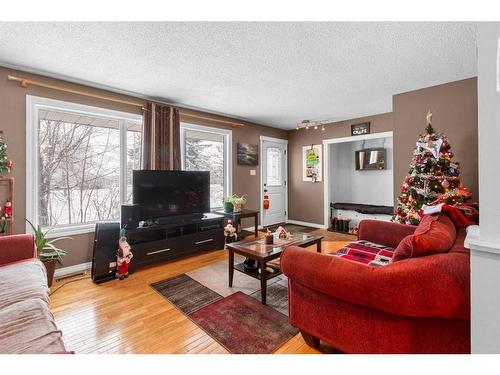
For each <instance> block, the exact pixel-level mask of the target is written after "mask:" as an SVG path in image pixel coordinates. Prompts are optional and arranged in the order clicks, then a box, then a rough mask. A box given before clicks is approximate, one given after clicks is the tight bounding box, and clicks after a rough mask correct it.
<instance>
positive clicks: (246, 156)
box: [236, 142, 259, 166]
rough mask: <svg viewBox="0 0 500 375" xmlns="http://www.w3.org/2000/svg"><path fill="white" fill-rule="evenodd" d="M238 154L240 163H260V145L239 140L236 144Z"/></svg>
mask: <svg viewBox="0 0 500 375" xmlns="http://www.w3.org/2000/svg"><path fill="white" fill-rule="evenodd" d="M236 156H237V158H236V159H237V160H238V165H252V166H255V165H258V164H259V145H252V144H249V143H239V142H238V144H237V145H236Z"/></svg>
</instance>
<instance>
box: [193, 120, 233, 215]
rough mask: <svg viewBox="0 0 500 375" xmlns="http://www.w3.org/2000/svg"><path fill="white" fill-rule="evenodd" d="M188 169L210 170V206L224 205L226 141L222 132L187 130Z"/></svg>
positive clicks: (218, 206)
mask: <svg viewBox="0 0 500 375" xmlns="http://www.w3.org/2000/svg"><path fill="white" fill-rule="evenodd" d="M184 135H185V139H184V145H185V153H184V169H185V170H186V171H210V207H211V208H212V209H214V208H220V207H222V201H223V199H224V142H225V137H224V135H222V134H217V133H209V132H200V131H194V130H186V131H185V132H184Z"/></svg>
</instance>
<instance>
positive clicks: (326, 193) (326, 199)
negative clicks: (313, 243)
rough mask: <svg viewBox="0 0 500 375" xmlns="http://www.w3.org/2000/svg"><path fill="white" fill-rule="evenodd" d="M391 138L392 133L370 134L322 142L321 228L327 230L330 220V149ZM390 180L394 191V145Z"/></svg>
mask: <svg viewBox="0 0 500 375" xmlns="http://www.w3.org/2000/svg"><path fill="white" fill-rule="evenodd" d="M378 138H392V140H393V142H394V133H393V132H392V131H388V132H380V133H370V134H363V135H353V136H350V137H340V138H330V139H324V140H323V214H324V216H323V218H324V219H323V220H324V222H323V228H325V229H326V228H328V226H329V225H328V221H329V219H330V178H331V176H330V147H329V145H332V144H335V143H345V142H355V141H366V140H368V139H378ZM392 164H393V166H392V179H393V189H394V145H393V147H392Z"/></svg>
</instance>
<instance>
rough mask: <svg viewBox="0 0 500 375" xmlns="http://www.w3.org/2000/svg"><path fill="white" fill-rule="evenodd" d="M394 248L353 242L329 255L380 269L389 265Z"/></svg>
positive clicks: (364, 242) (371, 243) (366, 242)
mask: <svg viewBox="0 0 500 375" xmlns="http://www.w3.org/2000/svg"><path fill="white" fill-rule="evenodd" d="M393 254H394V248H392V247H388V246H382V245H379V244H376V243H373V242H369V241H364V240H360V241H354V242H351V243H350V244H348V245H345V246H344V247H343V248H342V249H340V250H339V251H337V252H335V253H331V255H335V256H338V257H340V258H344V259H347V260H351V261H354V262H358V263H362V264H366V265H368V266H372V267H381V266H385V265H387V264H389V263H390V261H391V259H392V256H393Z"/></svg>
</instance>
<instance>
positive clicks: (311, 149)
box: [302, 145, 323, 182]
mask: <svg viewBox="0 0 500 375" xmlns="http://www.w3.org/2000/svg"><path fill="white" fill-rule="evenodd" d="M322 166H323V156H322V147H321V145H310V146H303V147H302V180H303V181H309V182H320V181H322V180H323V173H322V169H323V168H322Z"/></svg>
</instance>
